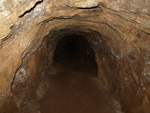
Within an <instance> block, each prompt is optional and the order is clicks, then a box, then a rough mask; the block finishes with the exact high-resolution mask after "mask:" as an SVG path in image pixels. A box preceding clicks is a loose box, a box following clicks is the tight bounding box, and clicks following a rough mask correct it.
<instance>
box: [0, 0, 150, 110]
mask: <svg viewBox="0 0 150 113" xmlns="http://www.w3.org/2000/svg"><path fill="white" fill-rule="evenodd" d="M0 29H1V30H0V64H1V66H0V109H1V112H2V113H5V112H6V113H13V112H14V113H15V112H16V110H19V111H20V112H27V113H29V112H28V106H30V105H27V103H30V104H31V105H32V103H36V101H38V98H39V96H38V95H39V94H38V93H37V92H38V87H39V86H40V84H41V81H42V80H43V79H44V75H45V73H47V71H48V68H49V67H50V64H51V62H52V58H53V53H54V50H55V47H56V44H57V42H58V40H60V36H61V35H65V34H68V33H75V34H80V35H85V36H86V37H87V40H88V41H89V42H90V43H91V45H92V47H93V49H94V51H95V54H96V60H97V64H98V71H99V77H100V78H101V80H102V81H103V83H104V84H105V85H106V86H107V88H108V89H109V90H110V92H111V93H112V94H113V95H114V96H115V97H116V98H117V99H118V100H119V101H120V102H121V105H122V108H123V110H124V111H125V112H126V113H149V112H150V107H149V106H150V103H149V102H150V49H149V48H150V0H132V1H131V0H66V1H61V0H44V1H42V0H19V1H16V0H12V1H8V0H1V1H0ZM45 67H46V68H45ZM16 87H17V88H16ZM29 101H30V102H29ZM24 105H26V106H25V107H24ZM6 106H9V109H6V108H8V107H6ZM37 106H38V105H37ZM36 110H38V109H37V108H35V109H34V110H33V111H30V112H36V113H37V111H36Z"/></svg>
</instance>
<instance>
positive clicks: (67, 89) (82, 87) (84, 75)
mask: <svg viewBox="0 0 150 113" xmlns="http://www.w3.org/2000/svg"><path fill="white" fill-rule="evenodd" d="M76 64H78V62H76ZM48 79H49V84H48V86H47V91H46V93H45V95H44V97H43V98H42V99H41V101H40V110H41V113H123V112H121V108H120V104H119V102H118V101H116V100H114V99H113V97H111V96H110V95H109V93H107V91H106V89H105V87H104V86H103V85H102V84H101V82H100V80H99V78H98V77H97V69H96V68H93V67H91V66H89V65H88V64H84V65H82V64H80V65H75V64H74V65H72V64H71V63H65V65H64V64H63V63H58V62H57V63H56V62H55V63H53V66H52V68H51V70H50V72H49V74H48Z"/></svg>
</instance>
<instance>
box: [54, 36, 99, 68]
mask: <svg viewBox="0 0 150 113" xmlns="http://www.w3.org/2000/svg"><path fill="white" fill-rule="evenodd" d="M53 59H54V62H55V61H57V62H61V63H63V64H65V65H66V64H71V65H74V66H75V65H77V64H78V66H79V65H89V66H93V67H94V68H96V67H97V64H96V60H95V53H94V51H93V49H92V48H91V45H90V43H89V42H88V41H87V40H86V39H85V37H84V36H81V35H77V34H68V35H66V36H64V37H62V39H61V40H60V41H59V42H58V43H57V46H56V50H55V54H54V58H53Z"/></svg>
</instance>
